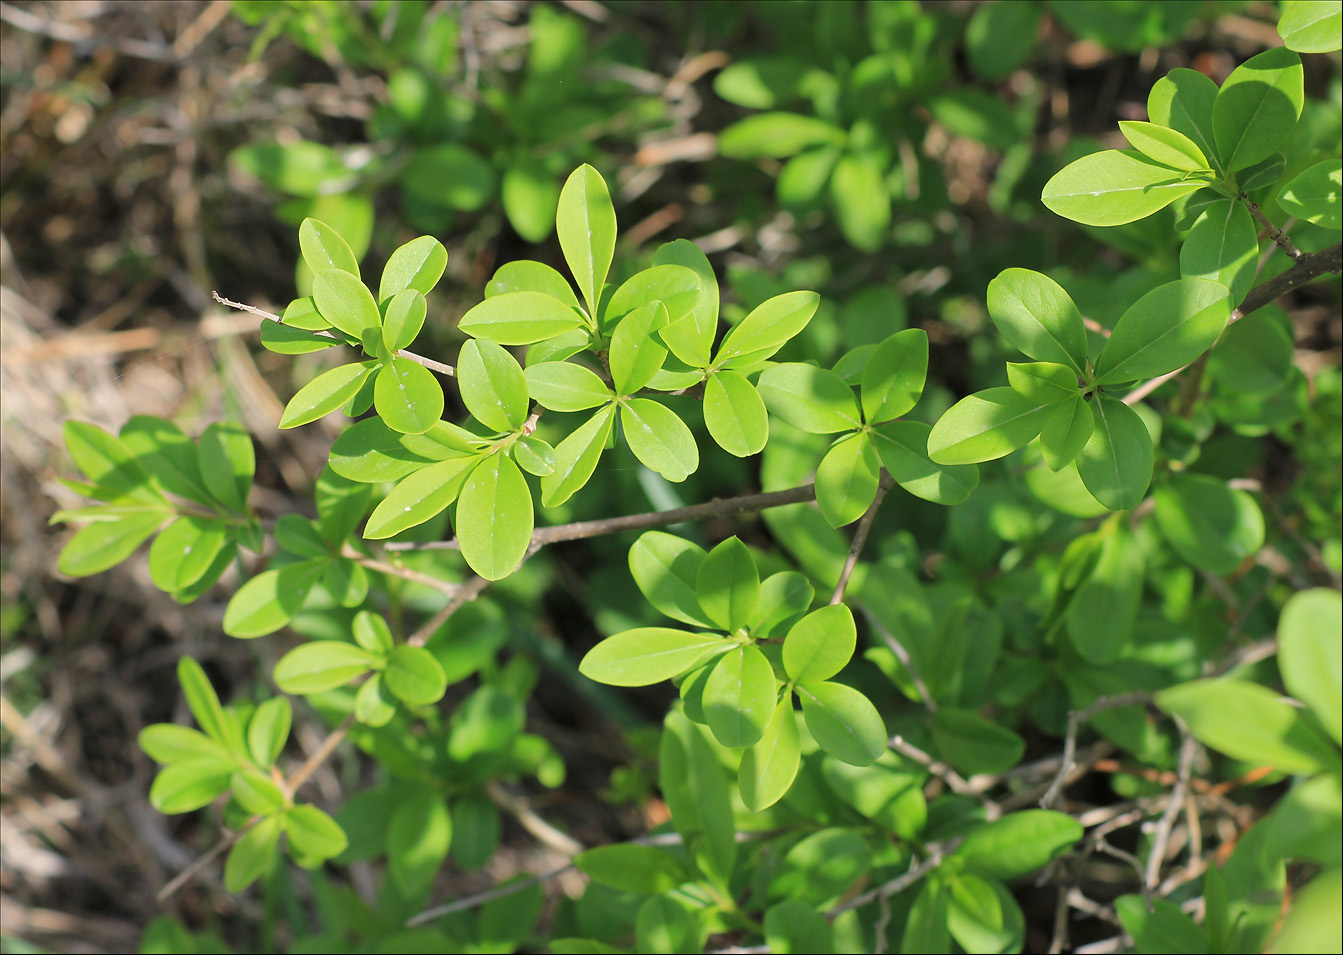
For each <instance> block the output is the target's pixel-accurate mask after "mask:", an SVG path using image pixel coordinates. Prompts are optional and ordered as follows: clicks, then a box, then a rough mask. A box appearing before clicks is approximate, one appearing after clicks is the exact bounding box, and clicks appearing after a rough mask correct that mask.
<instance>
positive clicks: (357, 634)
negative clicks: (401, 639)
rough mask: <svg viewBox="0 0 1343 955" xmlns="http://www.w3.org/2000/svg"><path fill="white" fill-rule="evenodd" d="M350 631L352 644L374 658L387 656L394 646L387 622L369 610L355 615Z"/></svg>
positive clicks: (394, 642)
mask: <svg viewBox="0 0 1343 955" xmlns="http://www.w3.org/2000/svg"><path fill="white" fill-rule="evenodd" d="M351 630H352V632H353V634H354V642H355V643H357V644H359V646H361V647H363V648H364V649H365V650H367V651H368V652H369V653H372V654H375V655H376V656H379V657H385V656H387V655H388V654H389V653H391V652H392V648H393V647H394V646H395V645H396V640H395V638H394V637H393V636H392V628H391V627H389V626H387V621H386V620H384V619H383V617H382V615H381V614H376V613H373V612H372V611H371V610H361V611H359V612H358V613H357V614H355V615H354V624H353V626H352V628H351Z"/></svg>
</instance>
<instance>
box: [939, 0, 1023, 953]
mask: <svg viewBox="0 0 1343 955" xmlns="http://www.w3.org/2000/svg"><path fill="white" fill-rule="evenodd" d="M1040 13H1041V8H1040V7H1039V6H1037V5H1036V4H1033V3H987V4H983V5H982V6H978V7H976V8H975V12H974V14H973V15H972V16H971V17H970V22H969V23H968V24H966V27H965V52H966V54H967V58H968V59H969V62H970V69H971V70H972V71H973V72H974V74H975V75H976V76H978V77H979V78H980V79H985V80H996V79H1000V78H1002V77H1005V76H1006V75H1007V74H1008V73H1010V72H1012V70H1014V69H1015V68H1016V67H1017V66H1018V65H1019V64H1020V63H1022V62H1023V61H1024V60H1025V59H1026V58H1027V57H1028V56H1030V53H1031V50H1032V49H1034V47H1035V34H1036V30H1037V28H1038V27H1039V24H1040ZM927 951H930V952H932V951H937V949H936V948H930V949H927Z"/></svg>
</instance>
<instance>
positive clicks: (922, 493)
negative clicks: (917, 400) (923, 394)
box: [872, 412, 1091, 505]
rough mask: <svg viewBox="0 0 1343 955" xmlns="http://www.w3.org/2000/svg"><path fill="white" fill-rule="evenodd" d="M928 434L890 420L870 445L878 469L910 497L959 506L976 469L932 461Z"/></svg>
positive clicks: (919, 426)
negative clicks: (884, 471) (878, 460)
mask: <svg viewBox="0 0 1343 955" xmlns="http://www.w3.org/2000/svg"><path fill="white" fill-rule="evenodd" d="M1087 420H1088V421H1090V420H1091V414H1090V412H1088V413H1087ZM931 434H932V428H930V427H929V426H928V425H926V424H924V423H923V422H922V421H889V422H887V423H886V424H884V425H882V426H881V427H879V428H878V429H877V430H876V431H874V432H872V445H873V447H875V448H876V449H877V455H878V456H879V457H880V458H881V466H882V467H884V468H885V469H886V470H887V472H889V474H890V475H891V477H892V478H893V479H894V480H895V483H897V484H899V485H900V486H901V487H902V488H904V489H905V490H906V491H908V492H909V493H910V494H913V495H914V496H915V497H920V498H923V499H924V500H925V501H932V502H933V503H934V504H948V505H949V504H960V503H961V502H962V501H964V500H966V499H967V498H968V497H969V496H970V493H971V492H972V491H974V489H975V488H976V487H977V486H978V485H979V468H978V467H976V466H975V465H973V464H937V463H936V462H934V461H933V459H932V458H931V457H929V456H928V439H929V437H930V435H931Z"/></svg>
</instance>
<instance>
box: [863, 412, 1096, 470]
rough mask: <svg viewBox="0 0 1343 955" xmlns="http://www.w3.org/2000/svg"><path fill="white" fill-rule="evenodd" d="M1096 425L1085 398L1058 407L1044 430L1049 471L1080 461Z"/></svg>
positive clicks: (1042, 441) (1042, 446)
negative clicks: (1078, 457)
mask: <svg viewBox="0 0 1343 955" xmlns="http://www.w3.org/2000/svg"><path fill="white" fill-rule="evenodd" d="M1095 426H1096V419H1095V418H1094V417H1092V414H1091V406H1090V405H1089V404H1088V403H1087V402H1086V401H1085V400H1084V399H1083V398H1082V396H1081V395H1074V396H1073V398H1072V399H1071V400H1070V401H1062V402H1059V403H1058V404H1056V405H1054V407H1053V408H1051V409H1050V412H1049V416H1048V417H1047V418H1045V425H1044V427H1043V428H1041V429H1040V453H1041V454H1043V455H1044V459H1045V464H1047V465H1048V466H1049V469H1050V470H1051V471H1061V470H1062V469H1063V468H1066V467H1067V466H1068V465H1069V464H1071V463H1072V462H1073V461H1074V460H1076V458H1077V456H1078V455H1079V454H1081V453H1082V449H1083V448H1084V447H1086V443H1087V440H1088V439H1089V438H1090V437H1091V432H1092V430H1093V429H1094V428H1095ZM887 470H890V468H889V466H888V467H887Z"/></svg>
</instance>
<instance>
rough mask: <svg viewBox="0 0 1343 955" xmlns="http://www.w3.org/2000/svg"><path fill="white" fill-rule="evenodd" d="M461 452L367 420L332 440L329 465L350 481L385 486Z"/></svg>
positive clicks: (427, 435) (356, 423) (429, 438)
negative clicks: (333, 441)
mask: <svg viewBox="0 0 1343 955" xmlns="http://www.w3.org/2000/svg"><path fill="white" fill-rule="evenodd" d="M445 423H446V422H445ZM431 430H433V429H431ZM462 453H463V452H461V451H456V450H449V449H448V448H445V447H444V446H443V445H442V444H440V443H439V442H437V441H435V440H434V438H433V437H432V436H431V435H430V434H423V435H420V434H402V433H400V432H398V431H393V430H392V429H391V428H389V427H387V425H385V424H383V423H382V419H381V418H367V419H365V420H364V421H357V422H355V423H354V424H352V425H350V426H349V427H348V428H346V429H345V430H344V431H343V432H342V433H341V435H340V437H338V438H337V439H336V443H335V444H334V445H332V447H331V458H330V466H331V470H332V471H334V472H335V473H336V474H338V475H340V476H341V477H343V478H346V479H347V480H350V481H356V482H358V483H360V484H387V483H391V482H393V481H398V480H400V479H401V478H403V477H405V476H406V475H407V474H410V473H412V472H413V471H418V470H419V469H420V468H422V467H424V466H425V465H428V464H433V463H434V462H435V461H441V460H443V459H445V458H448V457H457V456H460V455H461V454H462Z"/></svg>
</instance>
